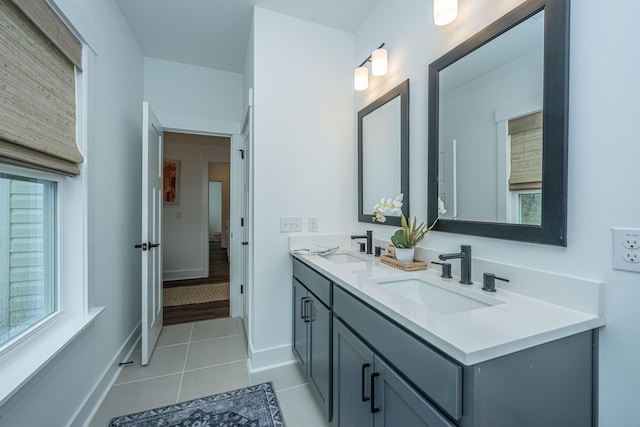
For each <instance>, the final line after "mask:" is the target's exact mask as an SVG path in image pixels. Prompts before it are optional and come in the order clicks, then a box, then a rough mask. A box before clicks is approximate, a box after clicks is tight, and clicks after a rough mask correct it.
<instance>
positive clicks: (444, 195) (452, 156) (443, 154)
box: [438, 139, 458, 218]
mask: <svg viewBox="0 0 640 427" xmlns="http://www.w3.org/2000/svg"><path fill="white" fill-rule="evenodd" d="M456 154H457V151H456V140H455V139H452V140H451V141H441V143H440V153H439V155H440V156H439V159H438V197H440V199H442V201H443V202H444V207H445V209H446V210H447V213H446V214H445V215H443V216H442V217H443V218H455V217H457V216H458V194H457V192H458V183H457V170H456V168H457V159H456Z"/></svg>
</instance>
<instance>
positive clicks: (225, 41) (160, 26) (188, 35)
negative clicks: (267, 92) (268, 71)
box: [116, 0, 379, 73]
mask: <svg viewBox="0 0 640 427" xmlns="http://www.w3.org/2000/svg"><path fill="white" fill-rule="evenodd" d="M378 1H379V0H116V2H117V3H118V5H119V6H120V10H121V11H122V14H123V15H124V17H125V19H126V20H127V22H128V24H129V27H131V30H132V31H133V34H134V35H135V37H136V39H137V40H138V44H139V45H140V48H141V49H142V52H143V54H144V55H145V56H148V57H153V58H160V59H166V60H169V61H175V62H181V63H185V64H191V65H198V66H202V67H208V68H215V69H218V70H224V71H231V72H235V73H242V71H243V66H244V59H245V52H246V48H247V42H248V40H249V32H250V30H251V21H252V16H253V12H252V10H253V7H254V6H257V7H261V8H264V9H269V10H272V11H275V12H280V13H282V14H285V15H289V16H293V17H296V18H300V19H304V20H307V21H311V22H315V23H318V24H322V25H325V26H328V27H333V28H337V29H341V30H344V31H348V32H352V33H353V32H355V31H356V29H357V28H358V26H359V25H360V23H361V22H362V20H363V19H364V18H365V17H366V16H367V15H368V14H369V12H371V10H372V9H373V8H374V7H375V6H376V5H377V4H378Z"/></svg>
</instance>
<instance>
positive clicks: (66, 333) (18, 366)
mask: <svg viewBox="0 0 640 427" xmlns="http://www.w3.org/2000/svg"><path fill="white" fill-rule="evenodd" d="M103 310H104V307H97V308H94V309H93V310H91V311H90V312H89V313H88V314H84V315H69V314H64V313H63V314H62V315H60V316H59V317H57V318H55V319H52V320H51V322H50V324H49V325H46V326H45V327H43V328H41V329H40V330H39V331H37V332H36V333H34V334H33V335H32V336H30V337H29V338H28V339H26V340H25V341H23V342H21V343H19V344H18V345H17V346H16V348H14V349H11V350H9V351H8V352H7V353H6V354H5V355H3V357H2V358H0V378H2V381H0V406H2V405H4V404H5V403H6V402H7V401H8V400H9V399H10V398H11V397H12V396H13V395H14V394H15V393H16V392H17V391H18V390H20V388H21V387H22V386H24V385H25V384H26V383H27V382H28V381H29V380H30V379H32V378H33V377H34V376H35V375H36V374H37V373H38V372H40V370H42V369H43V368H44V367H45V366H46V365H47V363H49V362H50V361H51V360H52V359H53V358H54V357H55V356H56V355H58V354H59V353H60V352H61V351H62V350H63V349H64V348H65V347H66V346H68V345H69V344H71V343H72V342H73V340H74V339H75V338H76V337H77V336H78V335H80V334H81V333H82V332H83V331H84V330H85V329H86V328H87V327H88V326H89V325H91V324H92V323H93V322H94V321H95V319H96V318H97V317H98V315H100V313H102V311H103Z"/></svg>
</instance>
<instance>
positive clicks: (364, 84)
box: [353, 67, 369, 90]
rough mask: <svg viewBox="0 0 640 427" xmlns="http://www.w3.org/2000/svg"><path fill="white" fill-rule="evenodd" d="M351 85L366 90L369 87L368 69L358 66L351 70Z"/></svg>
mask: <svg viewBox="0 0 640 427" xmlns="http://www.w3.org/2000/svg"><path fill="white" fill-rule="evenodd" d="M353 87H354V88H355V90H366V89H367V88H368V87H369V69H368V68H367V67H358V68H356V69H355V71H354V72H353Z"/></svg>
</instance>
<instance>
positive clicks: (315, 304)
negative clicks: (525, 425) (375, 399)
mask: <svg viewBox="0 0 640 427" xmlns="http://www.w3.org/2000/svg"><path fill="white" fill-rule="evenodd" d="M332 286H333V285H332V283H331V281H329V280H328V279H327V278H325V277H323V276H322V275H320V274H318V273H317V272H315V271H314V270H312V269H311V268H309V267H308V266H306V265H305V264H303V263H301V262H300V261H298V260H296V259H294V261H293V346H292V347H293V353H294V354H295V355H296V358H297V359H298V363H299V364H300V367H301V368H302V371H303V372H304V374H305V376H306V378H307V381H308V382H309V386H310V387H311V390H312V391H313V393H314V395H315V396H316V398H317V399H318V402H319V403H320V405H321V406H322V408H323V412H324V414H325V416H326V417H327V420H331V406H332V402H331V392H332V384H331V381H332V372H331V368H332V322H331V320H332V315H331V292H332V291H331V288H332Z"/></svg>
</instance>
